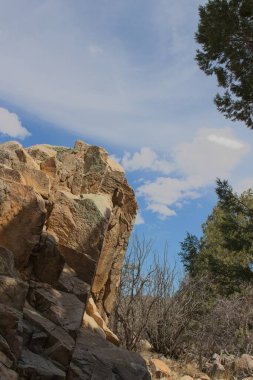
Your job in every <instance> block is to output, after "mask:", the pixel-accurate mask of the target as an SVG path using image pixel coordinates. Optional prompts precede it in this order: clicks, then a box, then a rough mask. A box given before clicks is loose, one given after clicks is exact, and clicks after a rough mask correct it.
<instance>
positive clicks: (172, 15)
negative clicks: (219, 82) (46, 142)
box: [0, 0, 227, 171]
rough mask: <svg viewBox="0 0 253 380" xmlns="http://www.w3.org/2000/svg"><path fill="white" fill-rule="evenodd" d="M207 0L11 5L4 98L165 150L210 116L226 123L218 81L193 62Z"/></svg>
mask: <svg viewBox="0 0 253 380" xmlns="http://www.w3.org/2000/svg"><path fill="white" fill-rule="evenodd" d="M202 1H203V0H191V1H189V0H171V1H169V3H168V1H166V0H157V1H148V2H146V1H145V0H140V1H138V2H136V1H134V0H123V1H118V0H111V1H110V2H108V1H102V2H98V1H91V2H84V1H82V0H76V1H75V2H74V5H73V4H72V2H69V1H67V0H55V1H54V2H53V4H52V1H51V0H44V1H43V2H34V1H32V0H26V1H25V3H24V4H25V5H24V4H23V2H20V0H12V1H11V2H8V1H5V2H3V4H2V6H1V13H0V25H1V34H0V49H1V60H0V98H1V99H3V100H4V101H5V102H6V103H8V102H10V103H11V104H12V105H16V106H18V107H19V108H21V109H23V110H25V111H26V112H28V113H31V114H33V115H35V116H36V117H39V118H41V119H42V120H46V121H49V122H51V123H53V124H56V125H57V126H59V127H62V128H64V129H66V130H68V131H71V132H73V133H75V134H79V136H83V138H84V139H85V140H86V141H89V139H92V141H94V140H95V141H97V143H98V144H112V145H115V144H116V145H117V146H118V147H123V148H124V149H128V150H129V149H130V148H131V149H133V148H134V149H140V148H141V147H142V146H149V147H151V148H153V149H157V150H158V151H162V150H164V151H165V150H166V149H168V148H170V149H171V148H172V147H173V146H174V145H175V144H178V142H179V141H181V140H182V136H184V137H185V138H188V137H190V136H191V135H192V134H193V133H194V132H195V131H196V130H197V129H199V128H200V127H201V126H202V125H204V123H205V124H206V123H207V120H208V123H210V124H211V125H216V124H217V120H218V122H219V125H221V126H222V125H224V124H225V123H227V122H226V121H225V120H223V118H222V117H219V114H218V113H217V112H216V110H215V108H214V107H213V105H212V97H213V94H214V93H215V91H216V86H215V81H213V80H211V79H210V80H209V78H206V77H205V78H204V77H203V74H201V72H200V70H198V68H197V64H196V62H194V59H193V56H194V52H195V47H196V45H195V42H194V37H193V36H194V31H195V29H196V25H197V19H198V12H197V8H198V5H199V4H200V3H201V2H202ZM193 88H194V91H193V90H192V89H193ZM199 104H201V107H200V106H199ZM166 170H167V171H169V169H166Z"/></svg>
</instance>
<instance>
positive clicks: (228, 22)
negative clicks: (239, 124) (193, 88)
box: [196, 0, 253, 129]
mask: <svg viewBox="0 0 253 380" xmlns="http://www.w3.org/2000/svg"><path fill="white" fill-rule="evenodd" d="M199 17H200V20H199V25H198V31H197V33H196V40H197V42H198V43H199V44H200V45H201V49H200V50H197V54H196V60H197V62H198V65H199V67H200V69H201V70H203V71H204V72H205V73H206V74H207V75H213V74H215V75H216V77H217V81H218V85H219V86H220V87H222V88H223V89H224V92H223V93H222V94H217V95H216V97H215V99H214V101H215V104H216V106H217V108H218V110H219V111H220V112H222V113H223V114H224V115H225V117H226V118H229V119H231V120H239V121H243V122H245V124H246V125H247V127H249V128H251V129H253V0H209V1H208V2H207V3H206V5H204V6H200V7H199Z"/></svg>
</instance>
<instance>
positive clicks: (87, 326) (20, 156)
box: [0, 141, 149, 380]
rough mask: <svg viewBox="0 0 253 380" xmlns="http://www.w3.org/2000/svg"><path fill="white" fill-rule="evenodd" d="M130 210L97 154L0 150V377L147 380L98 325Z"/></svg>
mask: <svg viewBox="0 0 253 380" xmlns="http://www.w3.org/2000/svg"><path fill="white" fill-rule="evenodd" d="M136 210H137V204H136V201H135V197H134V193H133V190H132V189H131V188H130V186H129V185H128V183H127V181H126V178H125V175H124V171H123V169H122V168H121V166H120V165H119V164H117V163H116V162H114V161H113V160H111V158H110V157H108V154H107V152H106V151H105V150H104V149H102V148H100V147H94V146H90V145H88V144H86V143H84V142H82V141H77V142H76V144H75V146H74V148H73V149H70V148H66V147H57V146H50V145H36V146H31V147H29V148H26V149H25V148H23V147H22V146H21V144H19V143H17V142H7V143H4V144H1V145H0V378H4V379H6V380H8V379H17V378H19V379H21V380H25V379H42V380H50V379H52V380H53V379H62V380H63V379H66V380H74V379H77V380H78V379H101V378H106V379H118V380H120V379H122V380H123V379H129V378H131V379H133V380H134V379H136V380H137V379H149V375H148V373H147V370H146V368H145V363H144V361H143V360H142V359H141V358H140V357H138V356H137V355H135V354H132V353H126V352H125V351H124V350H123V349H120V348H118V347H117V346H115V344H118V340H117V337H116V336H115V335H114V334H113V333H112V332H111V331H110V330H109V329H108V328H107V326H106V322H107V319H108V316H109V314H110V312H111V311H112V308H113V303H114V299H115V295H116V291H117V284H118V283H119V278H120V270H121V267H122V263H123V259H124V254H125V250H126V248H127V244H128V240H129V236H130V233H131V230H132V227H133V223H134V219H135V215H136ZM87 303H88V304H87ZM86 305H88V309H87V313H86V312H85V311H86ZM109 341H111V342H113V343H114V344H112V343H110V342H109ZM115 350H118V351H117V354H116V355H115ZM126 355H127V357H128V360H127V361H126ZM130 375H131V377H127V376H130ZM99 376H100V377H99Z"/></svg>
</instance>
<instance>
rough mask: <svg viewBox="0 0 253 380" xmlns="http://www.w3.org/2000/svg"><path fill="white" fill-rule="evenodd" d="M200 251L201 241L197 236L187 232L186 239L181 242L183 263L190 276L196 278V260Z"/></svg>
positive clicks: (180, 254) (180, 253)
mask: <svg viewBox="0 0 253 380" xmlns="http://www.w3.org/2000/svg"><path fill="white" fill-rule="evenodd" d="M199 251H200V241H199V239H198V238H197V236H195V235H191V234H189V233H188V232H187V235H186V238H185V240H184V241H183V242H181V251H180V252H179V256H181V261H182V263H183V265H184V268H185V270H186V272H187V273H189V275H190V276H192V277H194V275H195V274H196V260H197V257H198V254H199Z"/></svg>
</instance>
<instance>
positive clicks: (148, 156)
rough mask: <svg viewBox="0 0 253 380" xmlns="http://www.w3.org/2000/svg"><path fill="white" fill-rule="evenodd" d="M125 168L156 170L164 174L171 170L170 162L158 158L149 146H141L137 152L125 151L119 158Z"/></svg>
mask: <svg viewBox="0 0 253 380" xmlns="http://www.w3.org/2000/svg"><path fill="white" fill-rule="evenodd" d="M120 161H121V164H122V166H123V167H124V169H125V170H128V171H135V170H143V169H144V170H145V169H149V170H152V171H158V172H161V173H164V174H169V173H171V172H172V171H173V169H174V168H173V165H172V164H171V162H169V161H167V160H163V159H159V158H158V156H157V154H156V152H155V151H154V150H153V149H151V148H147V147H144V148H141V149H140V151H139V152H136V153H134V154H132V155H131V154H130V153H128V152H126V153H125V154H124V155H123V157H122V159H121V160H120Z"/></svg>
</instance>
